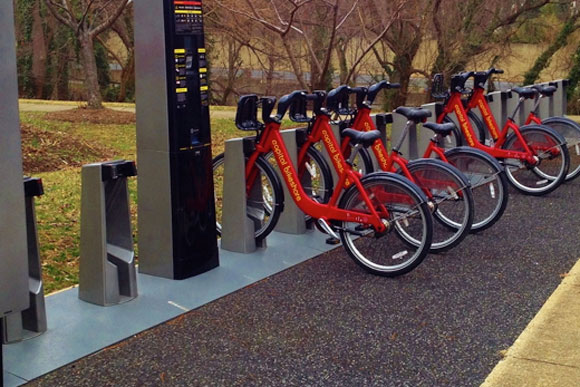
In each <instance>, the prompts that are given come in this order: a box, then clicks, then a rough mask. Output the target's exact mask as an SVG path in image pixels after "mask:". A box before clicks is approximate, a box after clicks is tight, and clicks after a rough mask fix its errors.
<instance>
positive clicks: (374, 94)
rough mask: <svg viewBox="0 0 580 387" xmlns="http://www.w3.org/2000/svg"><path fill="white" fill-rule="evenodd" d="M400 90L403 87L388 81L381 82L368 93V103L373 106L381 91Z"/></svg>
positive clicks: (370, 88)
mask: <svg viewBox="0 0 580 387" xmlns="http://www.w3.org/2000/svg"><path fill="white" fill-rule="evenodd" d="M400 88H401V85H400V84H399V83H389V82H387V81H380V82H379V83H375V84H374V85H372V86H371V87H369V90H368V93H367V102H368V103H369V104H371V105H372V104H373V102H374V101H375V98H377V95H378V94H379V91H381V90H382V89H400Z"/></svg>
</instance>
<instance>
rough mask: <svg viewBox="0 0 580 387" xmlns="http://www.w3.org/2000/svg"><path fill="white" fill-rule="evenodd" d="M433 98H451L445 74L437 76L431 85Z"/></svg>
mask: <svg viewBox="0 0 580 387" xmlns="http://www.w3.org/2000/svg"><path fill="white" fill-rule="evenodd" d="M431 96H432V97H433V98H435V99H446V98H447V97H448V96H449V93H448V91H447V88H446V87H445V77H444V75H443V74H441V73H439V74H435V75H434V76H433V83H432V84H431Z"/></svg>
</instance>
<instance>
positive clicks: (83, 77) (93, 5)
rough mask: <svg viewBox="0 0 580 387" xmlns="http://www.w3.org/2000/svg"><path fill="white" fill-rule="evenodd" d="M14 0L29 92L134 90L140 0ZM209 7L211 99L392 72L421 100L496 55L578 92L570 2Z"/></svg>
mask: <svg viewBox="0 0 580 387" xmlns="http://www.w3.org/2000/svg"><path fill="white" fill-rule="evenodd" d="M13 1H14V2H15V10H16V22H17V23H16V24H17V39H18V65H19V87H20V94H21V96H22V97H28V98H51V99H84V100H85V101H87V103H88V105H89V107H95V108H98V107H100V106H101V101H102V99H103V98H105V99H106V100H118V101H124V100H132V99H133V98H134V55H133V50H134V43H133V23H134V21H133V13H132V6H131V0H117V1H114V0H13ZM204 7H205V16H206V32H207V39H206V40H207V44H208V46H209V48H210V53H211V54H210V55H211V58H210V59H211V63H210V75H211V77H210V80H211V82H212V85H211V89H212V91H213V100H214V103H219V104H231V103H233V102H234V101H235V100H236V98H237V96H238V95H240V94H243V93H250V92H254V93H261V94H275V95H280V94H282V93H285V92H287V91H289V90H291V89H296V88H302V89H306V90H314V89H329V88H331V87H333V86H336V85H338V84H340V83H349V84H351V85H354V84H359V85H368V84H370V83H371V82H373V81H374V80H378V79H384V78H386V79H389V80H391V81H392V82H399V83H401V85H402V88H401V89H400V90H397V91H393V94H392V95H390V96H389V101H388V102H389V103H388V105H389V107H394V106H397V105H403V104H408V103H420V102H424V100H426V99H427V98H428V93H426V90H427V88H428V86H429V80H430V78H431V76H432V74H434V73H437V72H443V73H444V74H446V75H447V76H449V75H450V74H453V73H455V72H457V71H461V70H463V69H467V68H469V69H483V68H487V67H489V66H492V65H496V66H500V67H501V66H504V67H507V69H508V70H509V71H508V73H506V74H505V75H504V76H503V79H504V80H505V81H511V82H517V83H532V82H535V81H537V80H539V79H550V78H553V77H554V76H555V75H554V74H557V76H560V77H567V76H570V77H571V79H572V85H571V89H570V90H571V100H572V101H575V100H578V99H579V97H578V96H576V94H577V93H578V91H577V90H580V88H579V87H577V86H578V85H577V84H578V78H580V75H578V74H580V70H578V69H579V68H580V59H579V58H580V54H578V52H580V50H579V45H580V43H579V42H580V39H578V38H579V35H580V31H578V26H579V25H580V22H579V13H578V9H577V7H576V2H574V1H572V0H558V1H556V0H487V1H485V2H482V1H478V0H466V1H461V2H457V1H454V0H396V1H387V0H353V1H347V0H206V1H204ZM526 50H528V51H526ZM522 53H524V54H522ZM516 55H517V58H516V57H515V56H516ZM524 75H525V77H524ZM81 82H82V84H83V87H82V88H81V87H80V84H81ZM578 105H580V103H579V104H578Z"/></svg>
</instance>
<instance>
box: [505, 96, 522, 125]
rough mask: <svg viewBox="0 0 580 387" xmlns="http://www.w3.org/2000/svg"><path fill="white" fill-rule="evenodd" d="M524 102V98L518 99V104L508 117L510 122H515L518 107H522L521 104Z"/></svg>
mask: <svg viewBox="0 0 580 387" xmlns="http://www.w3.org/2000/svg"><path fill="white" fill-rule="evenodd" d="M524 100H525V98H524V97H520V98H519V100H518V104H517V105H516V108H515V109H514V112H513V113H512V115H511V116H510V117H508V118H509V119H510V120H511V121H515V118H516V114H518V110H520V107H521V106H522V103H523V102H524Z"/></svg>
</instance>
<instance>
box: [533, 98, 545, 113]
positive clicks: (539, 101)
mask: <svg viewBox="0 0 580 387" xmlns="http://www.w3.org/2000/svg"><path fill="white" fill-rule="evenodd" d="M542 98H544V94H542V93H540V92H538V94H537V98H536V99H535V100H534V107H533V108H532V113H534V114H535V115H538V109H539V108H540V103H541V102H542Z"/></svg>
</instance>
